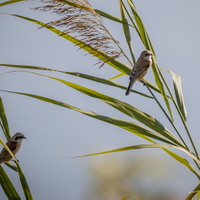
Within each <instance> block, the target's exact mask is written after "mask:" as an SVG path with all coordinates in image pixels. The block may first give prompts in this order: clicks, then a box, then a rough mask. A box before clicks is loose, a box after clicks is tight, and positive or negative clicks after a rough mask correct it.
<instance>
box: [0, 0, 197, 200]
mask: <svg viewBox="0 0 200 200" xmlns="http://www.w3.org/2000/svg"><path fill="white" fill-rule="evenodd" d="M0 2H4V0H0ZM133 2H134V3H135V5H136V8H137V10H138V12H139V14H140V16H141V18H142V20H143V22H144V25H145V26H146V29H147V31H148V33H149V36H150V39H151V41H152V44H153V46H154V49H155V52H156V55H157V60H158V65H159V67H160V68H164V69H169V70H171V71H173V72H175V73H177V74H178V75H180V76H181V78H182V86H183V93H184V98H185V104H186V109H187V113H188V120H187V124H188V127H189V129H190V131H191V133H192V137H193V139H194V141H195V143H196V146H197V149H198V150H199V151H200V146H199V141H200V136H199V135H200V133H199V110H200V103H199V102H200V95H199V85H200V79H199V72H200V70H199V57H200V51H199V46H200V38H199V33H200V26H199V19H200V12H199V10H200V1H197V0H193V1H189V0H177V1H174V0H168V1H159V0H151V1H149V0H143V1H139V0H133ZM90 3H91V5H92V6H93V7H94V8H98V9H100V10H102V11H105V12H109V13H110V14H113V15H115V16H117V17H120V12H119V6H118V1H117V0H109V1H108V0H101V1H95V0H91V1H90ZM38 5H39V3H38V1H36V0H35V1H28V2H20V3H16V4H12V5H7V6H3V7H0V12H1V13H3V12H4V13H14V14H19V15H23V16H26V17H30V18H34V19H37V20H40V21H43V22H49V21H50V20H53V19H55V16H54V15H52V14H49V13H43V12H39V11H38V12H36V11H32V10H30V9H29V8H32V7H35V6H38ZM105 24H106V26H107V28H108V29H109V30H110V32H111V33H112V34H113V36H114V37H115V39H116V40H118V41H119V42H120V44H121V46H122V48H123V49H124V50H125V51H126V52H128V49H127V46H126V42H125V40H124V36H123V34H122V27H121V25H120V24H117V23H113V22H112V23H111V22H110V21H108V20H105ZM0 27H1V28H0V30H1V32H0V63H4V64H22V65H34V66H41V67H47V68H52V69H58V70H65V71H76V72H81V73H87V74H90V75H94V76H98V77H102V78H107V79H108V78H111V77H113V76H115V75H117V74H118V73H119V72H117V71H116V70H114V69H113V68H112V67H110V66H109V65H104V66H103V67H102V68H101V69H100V70H99V69H98V65H95V66H93V64H95V63H96V58H92V57H91V56H90V55H87V56H84V54H85V52H84V51H83V50H79V51H77V50H78V47H74V45H73V44H72V43H70V42H69V41H67V40H65V39H63V38H61V37H58V36H57V35H55V34H54V33H52V32H50V31H48V30H46V29H40V30H37V28H38V27H39V26H38V25H36V24H33V23H31V22H28V21H25V20H23V19H19V18H16V17H13V16H9V15H3V14H1V15H0ZM132 41H133V48H134V52H135V56H136V58H138V56H139V54H140V53H141V51H142V50H144V46H143V45H142V43H141V42H140V41H139V39H138V37H137V36H136V35H135V34H134V33H132ZM121 60H122V61H124V62H126V63H127V61H125V59H124V58H121ZM127 64H128V63H127ZM11 70H16V69H13V68H8V67H0V73H2V72H7V71H11ZM37 72H39V73H43V74H47V75H51V76H55V77H59V78H62V79H65V80H67V81H71V82H73V83H77V84H81V85H83V86H86V87H89V88H92V89H95V90H97V91H99V92H102V93H105V94H107V95H110V96H112V97H115V98H118V99H120V100H123V101H126V102H128V103H130V104H133V105H134V106H135V107H137V108H139V109H141V110H142V111H145V112H147V113H149V114H151V115H153V116H154V117H155V118H157V119H158V120H159V121H160V122H161V123H163V124H164V125H165V126H166V127H167V128H168V129H169V130H171V131H172V132H173V133H174V130H173V129H172V127H171V126H170V124H169V123H168V122H167V120H166V119H165V116H164V114H163V113H162V112H161V111H160V110H159V109H158V106H157V104H156V103H155V101H154V100H148V101H147V99H146V98H144V97H142V96H140V95H137V94H134V93H131V94H130V95H129V96H128V97H127V96H125V95H124V93H125V91H124V90H121V89H117V88H112V87H109V86H106V85H101V84H95V83H93V82H90V81H87V80H84V79H80V78H76V77H73V76H70V75H64V74H59V73H54V72H43V71H37ZM164 75H165V77H166V79H167V81H168V82H171V84H170V86H171V89H173V85H172V78H171V75H170V74H168V73H167V72H165V73H164ZM146 78H147V79H148V80H150V81H151V82H153V83H154V78H153V74H152V70H150V71H149V73H148V74H147V75H146ZM115 81H116V82H118V83H120V84H123V85H125V86H127V85H128V76H123V77H120V78H118V79H116V80H115ZM0 89H6V90H12V91H18V92H27V93H32V94H37V95H42V96H46V97H49V98H53V99H56V100H59V101H63V102H66V103H68V104H71V105H73V106H76V107H78V108H81V109H85V108H88V109H90V110H92V111H94V112H96V113H98V114H102V115H106V116H111V117H116V118H120V119H125V120H132V119H131V118H129V117H127V116H125V115H122V114H121V113H120V112H117V111H116V110H115V109H113V108H111V107H109V106H107V105H105V104H104V103H103V102H101V101H98V100H96V99H93V98H90V97H88V96H86V95H83V94H81V93H79V92H78V91H76V90H74V89H72V88H69V87H68V86H66V85H64V84H62V83H60V82H57V81H54V80H50V79H48V78H45V77H40V76H35V75H32V74H28V73H23V72H21V73H20V72H17V73H11V74H6V75H1V78H0ZM134 89H136V90H139V91H141V92H144V93H147V94H148V91H147V89H146V88H145V87H143V86H142V84H141V83H139V82H137V83H136V84H135V85H134ZM1 96H2V99H3V102H4V107H5V111H6V114H7V118H8V122H9V127H10V131H11V134H12V135H13V134H14V133H15V132H18V131H20V132H22V133H24V134H25V135H26V137H27V138H28V139H27V140H26V141H24V142H23V145H22V148H21V150H20V152H19V153H18V154H17V157H18V159H19V160H20V165H21V167H22V169H23V172H24V174H25V176H26V179H27V181H28V184H29V186H30V189H31V192H32V195H33V197H34V199H37V200H42V199H50V200H51V199H52V200H53V199H70V200H83V199H88V197H87V192H88V190H89V189H90V187H91V185H90V184H89V182H90V180H91V174H90V165H91V163H93V161H94V159H98V158H97V157H96V158H94V157H89V158H78V159H69V158H65V157H69V156H77V155H83V154H88V153H95V152H99V151H105V150H111V149H114V148H120V147H126V146H130V145H136V144H144V143H147V142H146V141H145V140H143V139H141V138H139V137H137V136H135V135H133V134H130V133H129V132H127V131H125V130H123V129H120V128H117V127H115V126H112V125H109V124H107V123H104V122H101V121H98V120H96V119H92V118H90V117H87V116H84V115H82V114H80V113H77V112H75V111H72V110H69V109H65V108H63V107H59V106H56V105H52V104H48V103H45V102H42V101H39V100H36V99H32V98H29V97H25V96H20V95H16V94H8V93H2V92H1ZM162 103H163V101H162ZM163 105H164V104H163ZM172 107H173V106H172ZM173 110H174V109H173ZM174 116H175V118H176V117H178V115H177V114H176V112H174ZM176 124H177V125H178V127H179V129H180V131H181V133H182V135H183V136H184V138H185V139H186V140H187V136H186V133H185V131H184V129H183V128H182V124H181V122H180V120H179V119H178V121H177V122H176ZM0 137H1V138H2V139H3V140H4V141H6V140H5V137H4V135H3V132H2V131H0ZM187 141H188V140H187ZM176 152H178V151H176ZM115 154H116V153H115ZM119 154H120V155H121V156H122V157H123V156H124V157H126V156H129V158H133V159H134V158H135V157H137V156H140V157H144V158H145V157H149V158H151V157H152V158H157V157H158V158H160V157H162V158H163V159H164V160H165V162H166V161H167V162H166V167H167V168H168V169H169V171H170V173H171V174H170V175H169V176H168V179H167V180H165V179H164V180H162V181H160V182H157V183H156V181H154V177H153V176H152V177H151V179H148V180H147V181H148V182H149V183H150V184H149V187H150V188H151V187H152V188H151V189H152V190H154V189H155V188H156V187H161V188H165V189H166V190H168V192H169V193H170V192H173V193H174V192H175V193H178V194H180V196H181V197H182V198H184V197H186V196H187V195H188V193H189V192H190V191H192V189H194V188H195V187H196V185H197V184H198V179H197V178H196V177H195V175H193V173H192V172H190V171H189V170H188V169H187V168H186V167H185V166H183V165H181V164H179V163H178V162H176V161H175V160H174V159H173V158H171V157H169V156H168V155H167V154H166V153H164V152H163V151H162V150H160V149H156V150H153V149H151V150H137V151H130V152H123V153H119ZM180 155H182V156H185V155H184V154H180ZM106 156H108V155H101V156H99V158H102V157H106ZM110 156H111V155H110ZM113 156H116V155H114V154H113ZM186 158H188V157H187V156H186ZM189 160H190V159H189ZM190 161H191V160H190ZM155 162H156V161H155ZM145 165H146V167H147V168H146V170H147V171H148V170H150V169H149V168H150V166H149V163H148V161H147V162H146V163H145ZM158 165H159V162H158ZM2 166H3V168H4V169H5V170H6V172H7V173H8V175H9V177H10V179H11V180H12V181H13V183H14V185H15V187H16V188H17V191H18V192H19V194H20V195H21V196H22V198H24V197H23V191H22V189H21V185H20V182H19V179H18V175H17V173H15V172H13V171H12V170H11V169H9V168H7V167H6V166H5V165H2ZM161 167H162V166H161ZM172 167H175V168H176V169H175V170H174V171H173V169H172ZM150 171H151V170H150ZM142 178H144V181H145V177H142ZM153 183H154V184H155V185H154V184H153ZM141 187H142V186H141ZM0 197H1V199H3V200H4V199H6V197H5V195H4V194H3V192H2V189H1V188H0ZM140 197H142V196H140ZM121 198H122V197H121Z"/></svg>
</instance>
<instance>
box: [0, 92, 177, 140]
mask: <svg viewBox="0 0 200 200" xmlns="http://www.w3.org/2000/svg"><path fill="white" fill-rule="evenodd" d="M0 91H2V92H8V93H14V94H20V95H24V96H28V97H32V98H35V99H39V100H42V101H45V102H48V103H52V104H55V105H58V106H62V107H65V108H68V109H71V110H74V111H77V112H79V113H82V114H84V115H87V116H90V117H93V118H95V119H98V120H100V121H104V122H107V123H110V124H112V125H115V126H118V127H120V128H123V129H125V130H127V131H129V132H131V133H134V134H135V135H138V136H139V137H142V138H143V139H145V140H147V141H149V142H152V143H155V142H154V141H153V140H152V139H150V138H153V139H156V140H159V141H162V142H164V143H167V144H173V143H172V142H170V141H169V140H167V139H166V138H164V137H162V136H161V135H158V134H156V133H154V132H152V131H150V130H149V129H147V128H144V127H143V126H141V125H139V124H136V123H134V122H132V121H125V120H121V119H116V118H112V117H107V116H103V115H98V114H96V113H94V112H86V111H83V110H81V109H78V108H76V107H74V106H71V105H69V104H66V103H63V102H60V101H56V100H54V99H50V98H47V97H42V96H39V95H33V94H28V93H21V92H14V91H7V90H0Z"/></svg>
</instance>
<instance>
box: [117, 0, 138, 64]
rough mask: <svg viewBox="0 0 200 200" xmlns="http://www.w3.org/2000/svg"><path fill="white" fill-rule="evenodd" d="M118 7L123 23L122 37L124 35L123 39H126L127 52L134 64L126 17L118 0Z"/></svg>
mask: <svg viewBox="0 0 200 200" xmlns="http://www.w3.org/2000/svg"><path fill="white" fill-rule="evenodd" d="M119 7H120V12H121V17H122V21H123V22H124V23H123V30H124V35H125V38H126V42H127V44H128V47H129V51H130V54H131V57H132V60H133V63H135V56H134V53H133V46H132V42H131V35H130V30H129V25H128V20H127V17H126V13H125V10H124V7H123V5H122V3H121V0H119Z"/></svg>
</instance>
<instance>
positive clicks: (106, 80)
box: [0, 64, 153, 99]
mask: <svg viewBox="0 0 200 200" xmlns="http://www.w3.org/2000/svg"><path fill="white" fill-rule="evenodd" d="M0 66H6V67H13V68H21V69H35V70H47V71H55V72H59V73H64V74H69V75H72V76H76V77H80V78H84V79H87V80H90V81H94V82H97V83H102V84H105V85H109V86H113V87H117V88H120V89H123V90H126V89H127V87H125V86H123V85H121V84H118V83H116V82H113V81H111V80H112V79H114V78H118V77H119V75H117V76H115V77H113V78H111V79H109V80H108V79H103V78H99V77H96V76H91V75H87V74H83V73H80V72H68V71H60V70H56V69H50V68H44V67H37V66H30V65H10V64H0ZM8 73H9V72H8ZM131 91H132V92H134V93H137V94H139V95H141V96H144V97H147V98H151V99H153V97H151V96H149V95H147V94H144V93H142V92H139V91H136V90H131Z"/></svg>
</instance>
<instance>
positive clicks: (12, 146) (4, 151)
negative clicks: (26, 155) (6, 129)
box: [0, 141, 17, 157]
mask: <svg viewBox="0 0 200 200" xmlns="http://www.w3.org/2000/svg"><path fill="white" fill-rule="evenodd" d="M16 143H17V142H15V141H12V142H11V141H8V142H7V143H6V145H7V146H8V147H9V149H10V150H11V151H14V150H15V149H16V147H17V145H16ZM6 153H8V152H7V150H6V149H5V148H3V149H2V151H1V153H0V157H2V156H4V155H5V154H6Z"/></svg>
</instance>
